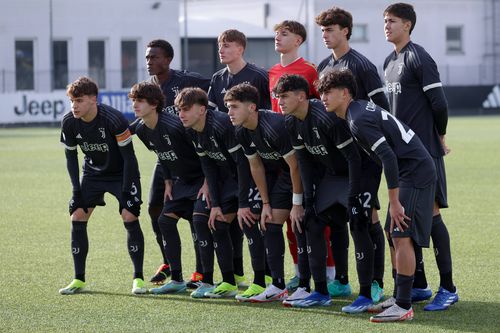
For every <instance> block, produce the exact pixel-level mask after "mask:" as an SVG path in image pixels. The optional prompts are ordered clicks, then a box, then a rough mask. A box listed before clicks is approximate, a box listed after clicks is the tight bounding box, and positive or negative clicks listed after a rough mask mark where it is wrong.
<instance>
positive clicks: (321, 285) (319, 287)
mask: <svg viewBox="0 0 500 333" xmlns="http://www.w3.org/2000/svg"><path fill="white" fill-rule="evenodd" d="M314 291H317V292H318V293H320V294H322V295H329V293H328V288H327V286H326V280H325V281H314Z"/></svg>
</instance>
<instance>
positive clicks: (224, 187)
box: [194, 177, 238, 215]
mask: <svg viewBox="0 0 500 333" xmlns="http://www.w3.org/2000/svg"><path fill="white" fill-rule="evenodd" d="M217 186H218V187H219V191H218V192H219V193H220V196H221V198H220V199H219V206H220V207H221V210H222V213H223V214H231V213H236V212H237V211H238V182H237V181H236V180H235V179H234V178H230V177H228V178H225V179H223V180H222V181H221V182H219V183H218V184H217ZM194 212H195V213H198V214H203V215H210V209H209V208H208V206H207V202H206V200H205V198H200V199H199V200H196V203H195V205H194Z"/></svg>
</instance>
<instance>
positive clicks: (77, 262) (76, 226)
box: [71, 221, 89, 282]
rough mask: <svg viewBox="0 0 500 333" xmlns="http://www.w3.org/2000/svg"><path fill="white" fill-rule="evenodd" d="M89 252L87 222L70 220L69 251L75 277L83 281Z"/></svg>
mask: <svg viewBox="0 0 500 333" xmlns="http://www.w3.org/2000/svg"><path fill="white" fill-rule="evenodd" d="M88 252H89V238H88V235H87V222H85V221H72V222H71V253H72V254H73V265H74V268H75V279H78V280H81V281H84V282H85V261H86V260H87V253H88Z"/></svg>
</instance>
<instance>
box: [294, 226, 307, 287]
mask: <svg viewBox="0 0 500 333" xmlns="http://www.w3.org/2000/svg"><path fill="white" fill-rule="evenodd" d="M295 238H296V239H297V258H298V260H297V264H298V267H299V274H300V278H299V280H300V281H302V282H300V281H299V287H307V289H308V290H310V287H309V283H310V280H311V270H310V269H309V255H308V253H307V252H308V251H307V250H308V247H307V237H306V231H305V230H303V231H302V233H300V232H295ZM301 283H302V284H301Z"/></svg>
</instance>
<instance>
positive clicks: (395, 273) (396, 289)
mask: <svg viewBox="0 0 500 333" xmlns="http://www.w3.org/2000/svg"><path fill="white" fill-rule="evenodd" d="M397 275H398V272H397V271H396V269H395V268H393V269H392V279H393V280H394V290H393V291H392V296H393V297H394V298H396V292H397V291H398V288H397V283H396V276H397Z"/></svg>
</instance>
